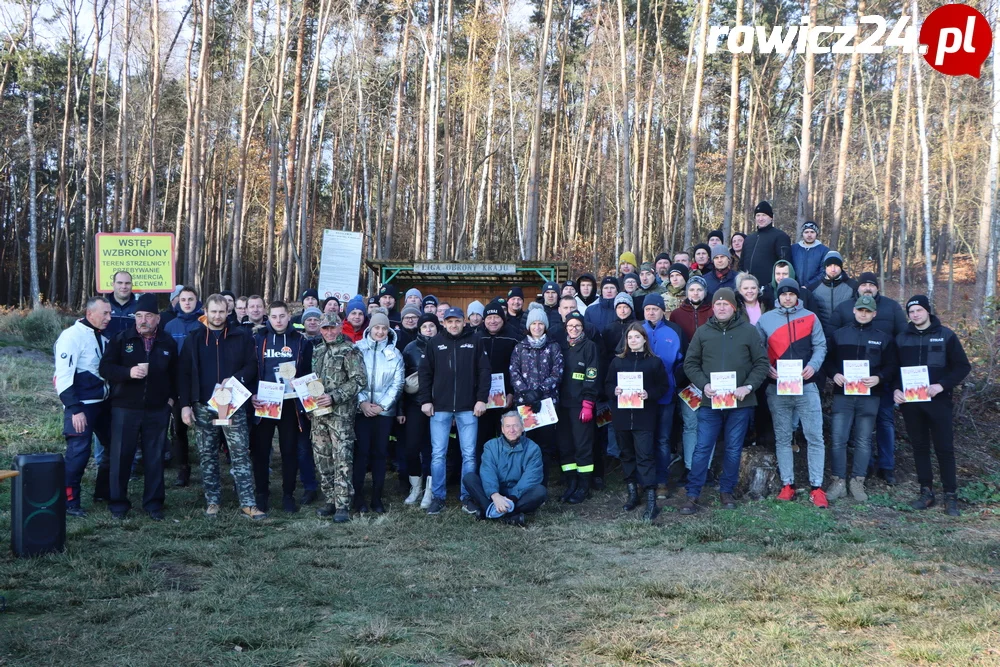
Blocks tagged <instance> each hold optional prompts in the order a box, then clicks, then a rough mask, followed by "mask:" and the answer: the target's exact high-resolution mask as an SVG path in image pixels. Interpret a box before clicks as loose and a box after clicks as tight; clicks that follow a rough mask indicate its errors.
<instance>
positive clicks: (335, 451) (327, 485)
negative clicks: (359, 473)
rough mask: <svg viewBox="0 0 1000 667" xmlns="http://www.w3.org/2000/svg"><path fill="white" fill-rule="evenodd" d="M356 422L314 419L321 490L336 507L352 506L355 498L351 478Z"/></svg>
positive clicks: (313, 435) (315, 447)
mask: <svg viewBox="0 0 1000 667" xmlns="http://www.w3.org/2000/svg"><path fill="white" fill-rule="evenodd" d="M353 421H354V420H353V419H352V420H350V421H348V420H344V419H337V418H335V417H334V418H331V417H328V416H325V415H324V416H322V417H313V420H312V449H313V458H314V459H316V470H318V471H319V479H320V488H321V489H322V490H323V495H324V496H326V502H328V503H334V504H336V506H337V507H338V508H339V507H343V508H348V507H350V503H351V498H353V497H354V485H353V484H352V483H351V475H352V473H353V468H354V465H353V463H354V424H353Z"/></svg>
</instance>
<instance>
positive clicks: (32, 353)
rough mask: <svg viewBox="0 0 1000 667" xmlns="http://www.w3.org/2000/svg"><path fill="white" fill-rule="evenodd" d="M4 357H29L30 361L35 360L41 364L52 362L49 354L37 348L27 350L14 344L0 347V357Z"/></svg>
mask: <svg viewBox="0 0 1000 667" xmlns="http://www.w3.org/2000/svg"><path fill="white" fill-rule="evenodd" d="M4 357H10V358H12V359H30V360H31V361H37V362H39V363H43V364H47V363H51V362H52V355H51V354H46V353H44V352H39V351H38V350H29V349H27V348H23V347H18V346H16V345H13V346H11V347H0V358H4Z"/></svg>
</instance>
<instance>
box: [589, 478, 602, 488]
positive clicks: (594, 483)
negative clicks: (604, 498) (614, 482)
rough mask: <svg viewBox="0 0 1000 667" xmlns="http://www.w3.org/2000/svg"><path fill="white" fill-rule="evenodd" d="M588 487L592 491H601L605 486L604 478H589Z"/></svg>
mask: <svg viewBox="0 0 1000 667" xmlns="http://www.w3.org/2000/svg"><path fill="white" fill-rule="evenodd" d="M590 488H592V489H593V490H594V491H603V490H604V488H605V487H604V478H603V477H594V478H593V479H592V480H590Z"/></svg>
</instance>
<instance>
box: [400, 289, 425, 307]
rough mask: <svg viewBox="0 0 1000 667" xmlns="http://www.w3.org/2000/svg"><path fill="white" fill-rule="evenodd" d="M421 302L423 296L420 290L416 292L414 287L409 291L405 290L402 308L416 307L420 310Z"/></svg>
mask: <svg viewBox="0 0 1000 667" xmlns="http://www.w3.org/2000/svg"><path fill="white" fill-rule="evenodd" d="M423 302H424V295H423V294H421V293H420V290H418V289H417V288H416V287H411V288H410V289H408V290H406V297H404V300H403V305H404V306H416V307H417V308H420V307H421V305H422V304H423Z"/></svg>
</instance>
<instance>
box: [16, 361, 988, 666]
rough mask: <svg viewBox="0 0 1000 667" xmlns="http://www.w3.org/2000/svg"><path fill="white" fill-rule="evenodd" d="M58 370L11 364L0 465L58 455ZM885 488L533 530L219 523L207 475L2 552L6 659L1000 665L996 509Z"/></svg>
mask: <svg viewBox="0 0 1000 667" xmlns="http://www.w3.org/2000/svg"><path fill="white" fill-rule="evenodd" d="M50 377H51V370H50V367H49V366H47V365H45V363H43V362H41V361H35V360H31V359H24V358H11V357H7V356H4V357H0V468H2V467H5V465H4V464H7V463H9V461H10V459H11V457H12V456H13V455H14V454H16V453H19V452H31V451H45V450H48V451H58V450H59V449H60V447H61V438H60V434H59V431H60V419H59V407H58V400H57V399H56V398H55V397H54V396H53V393H52V391H51V382H50ZM901 455H902V456H906V455H907V454H906V453H905V452H904V453H902V454H901ZM275 465H277V460H276V461H275ZM171 477H172V475H171ZM272 480H274V478H273V477H272ZM616 480H617V477H616ZM92 485H93V477H92V474H91V475H88V477H87V479H86V480H85V493H86V495H85V498H86V500H85V506H89V502H88V501H89V493H90V491H91V490H92ZM873 490H874V492H875V493H874V495H873V499H872V502H871V503H869V504H868V505H867V506H858V505H855V504H853V503H852V502H851V501H842V502H840V503H837V504H836V506H835V507H833V508H832V509H831V510H830V511H828V512H823V511H820V510H816V509H814V508H812V507H811V506H809V505H807V504H806V503H804V502H796V503H791V504H787V503H786V504H779V503H777V502H776V501H759V502H748V503H744V504H741V506H740V509H738V510H736V511H724V510H718V509H715V508H711V509H709V510H708V511H705V512H702V513H701V514H700V515H697V516H695V517H691V518H685V517H681V516H679V515H678V514H677V512H676V510H675V506H676V503H678V502H679V501H678V500H677V499H674V500H671V501H668V503H667V505H668V507H667V508H666V509H665V511H664V513H663V514H662V515H661V516H660V517H659V518H658V519H657V520H656V522H655V523H654V524H653V525H645V524H643V523H642V522H639V521H635V520H631V519H628V518H626V517H625V516H624V515H623V513H622V512H621V511H620V505H621V502H622V488H621V484H620V482H618V481H616V483H615V484H613V485H612V488H611V489H610V490H608V491H605V492H602V493H598V494H596V495H595V497H594V498H593V499H592V500H591V501H588V502H587V503H585V504H584V505H582V506H579V507H576V508H570V507H569V506H561V505H559V504H558V503H549V504H547V505H545V506H544V507H543V508H542V510H541V511H540V512H539V515H538V516H537V518H536V519H535V520H534V521H532V522H531V523H530V524H529V525H530V527H529V528H528V529H527V530H521V529H517V528H509V527H505V526H500V525H494V524H489V525H486V524H481V523H476V522H475V521H474V520H472V519H471V518H470V517H468V516H467V515H465V514H463V513H462V512H461V511H460V510H459V509H458V507H457V504H456V503H455V502H454V497H455V494H454V493H453V492H452V491H449V492H450V493H451V495H452V504H451V505H450V506H449V509H448V510H447V511H446V512H445V513H444V514H443V515H441V516H439V517H427V516H425V515H424V514H423V513H422V512H419V511H416V510H409V509H404V508H403V505H402V502H401V496H395V495H394V496H393V497H392V498H391V499H390V502H391V507H390V511H389V513H388V514H386V515H385V516H382V517H378V518H365V519H360V520H355V521H353V522H351V523H350V524H346V525H334V524H331V523H328V522H326V521H320V520H318V519H317V518H316V517H315V516H314V515H313V514H312V508H308V510H306V511H303V512H300V513H299V514H297V515H285V514H283V513H281V512H280V511H277V512H275V513H274V514H272V518H271V519H269V520H267V521H265V522H263V523H259V524H252V523H250V522H248V521H246V520H243V519H240V518H238V517H237V516H236V515H235V500H234V497H233V494H232V489H231V485H230V486H227V488H226V500H225V502H226V511H227V515H226V516H224V517H223V518H221V519H220V520H218V521H217V522H209V521H208V520H206V519H204V518H203V517H202V514H201V509H202V501H201V497H200V492H199V490H198V488H197V487H192V488H190V489H184V490H180V491H175V490H173V489H168V495H167V502H168V507H167V520H166V521H164V522H162V523H153V522H151V521H149V520H148V519H147V518H145V516H144V515H142V513H141V512H133V513H132V514H130V518H128V519H127V520H125V521H120V522H116V521H114V520H112V519H111V517H110V514H109V513H107V511H106V510H105V509H103V508H102V507H98V508H95V511H92V512H91V514H90V516H89V517H88V518H86V519H82V520H71V521H70V522H69V524H68V531H67V549H66V552H65V553H64V554H60V555H52V556H46V557H42V558H37V559H31V560H19V559H14V558H12V557H11V556H10V555H9V551H7V550H5V553H4V554H3V555H0V595H3V596H5V597H6V610H5V611H2V612H0V664H11V665H15V664H16V665H21V664H31V665H56V664H90V665H104V664H115V665H171V664H173V665H187V664H244V665H369V664H380V665H381V664H385V665H413V664H436V665H514V664H541V665H548V664H553V665H587V664H623V665H624V664H627V665H635V664H667V665H669V664H676V665H793V664H794V665H844V664H857V665H912V664H939V665H964V664H977V665H994V664H995V665H1000V516H998V514H997V506H996V505H995V504H993V505H990V504H986V505H974V506H970V507H968V508H966V509H965V512H964V515H963V517H962V518H961V519H959V520H951V519H948V518H947V517H945V516H944V514H943V512H942V511H941V510H940V509H939V508H935V509H933V510H930V511H929V512H927V513H919V514H918V513H916V512H912V511H902V510H900V509H899V507H900V505H901V504H902V502H903V501H904V500H906V499H909V497H910V496H911V495H912V493H913V492H914V490H915V486H914V483H913V481H912V480H907V481H906V482H905V483H904V484H901V485H900V486H898V487H895V488H894V489H891V490H889V489H886V488H885V487H875V488H874V489H873ZM9 491H10V485H9V484H8V483H3V485H2V486H0V533H2V534H3V535H7V534H9V530H10V517H9V507H10V504H9V503H10V499H9ZM137 491H138V489H134V490H133V497H135V494H136V492H137ZM707 495H708V494H706V497H707ZM713 504H714V501H713Z"/></svg>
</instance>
